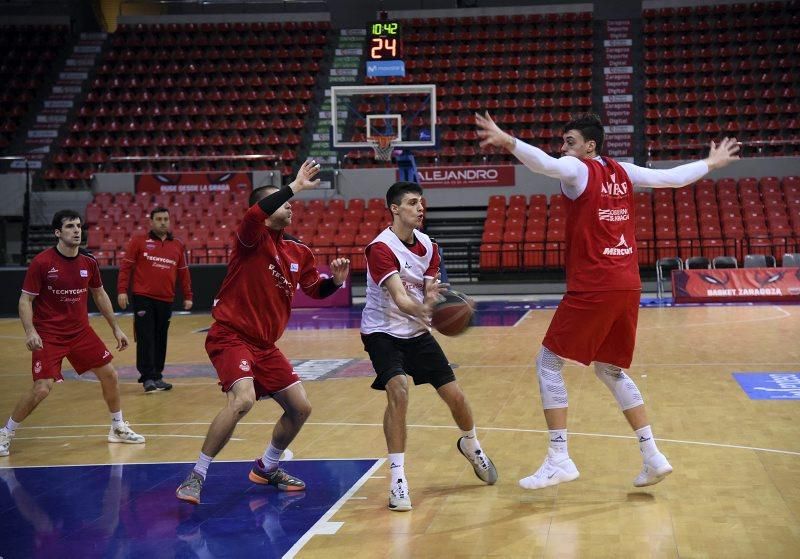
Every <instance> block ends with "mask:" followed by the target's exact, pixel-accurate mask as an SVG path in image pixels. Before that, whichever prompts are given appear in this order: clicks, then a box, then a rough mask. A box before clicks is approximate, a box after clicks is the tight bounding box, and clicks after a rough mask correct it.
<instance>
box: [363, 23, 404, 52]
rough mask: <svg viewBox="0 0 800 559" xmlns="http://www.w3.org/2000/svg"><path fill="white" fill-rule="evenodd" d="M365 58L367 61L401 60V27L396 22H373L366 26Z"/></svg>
mask: <svg viewBox="0 0 800 559" xmlns="http://www.w3.org/2000/svg"><path fill="white" fill-rule="evenodd" d="M367 39H368V41H367V57H368V59H369V60H400V59H402V58H403V34H402V26H401V25H400V22H397V21H374V22H372V23H369V24H367Z"/></svg>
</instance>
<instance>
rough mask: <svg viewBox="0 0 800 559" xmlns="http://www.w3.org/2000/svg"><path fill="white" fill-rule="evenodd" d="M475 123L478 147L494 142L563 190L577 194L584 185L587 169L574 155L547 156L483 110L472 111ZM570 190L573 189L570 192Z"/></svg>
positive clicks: (587, 174)
mask: <svg viewBox="0 0 800 559" xmlns="http://www.w3.org/2000/svg"><path fill="white" fill-rule="evenodd" d="M475 121H476V123H477V125H478V137H479V138H480V139H481V144H480V145H481V147H484V148H485V147H487V146H494V147H497V148H500V149H504V150H506V151H508V152H509V153H511V154H512V155H514V157H516V158H517V159H519V160H520V162H521V163H522V164H523V165H525V166H526V167H527V168H528V169H530V170H531V171H533V172H534V173H538V174H540V175H545V176H548V177H552V178H554V179H559V180H560V181H561V184H562V185H563V187H564V194H566V195H567V196H569V197H570V198H573V196H572V195H571V194H574V198H577V197H578V196H579V195H580V193H581V192H583V190H584V189H585V188H586V182H587V181H588V179H589V169H588V168H587V167H586V165H585V164H584V163H582V162H581V161H580V159H578V158H577V157H572V156H564V157H560V158H555V157H550V156H549V155H547V154H546V153H545V152H543V151H542V150H540V149H539V148H537V147H535V146H532V145H530V144H526V143H525V142H523V141H521V140H518V139H517V138H515V137H514V136H512V135H511V134H509V133H507V132H505V131H503V130H501V129H500V127H499V126H497V124H495V122H494V121H493V120H492V118H491V117H490V116H489V113H488V112H487V113H486V114H485V115H479V114H478V113H475ZM571 190H574V191H575V192H574V193H572V192H570V191H571ZM574 198H573V199H574Z"/></svg>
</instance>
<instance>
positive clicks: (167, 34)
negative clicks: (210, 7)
mask: <svg viewBox="0 0 800 559" xmlns="http://www.w3.org/2000/svg"><path fill="white" fill-rule="evenodd" d="M329 25H330V24H329V23H328V22H284V23H215V24H212V23H202V24H193V23H186V24H163V25H161V24H154V25H141V24H139V25H133V26H128V25H121V26H120V27H119V28H118V30H117V32H116V33H114V34H113V35H111V36H110V37H109V44H107V45H106V47H105V48H104V51H103V55H102V59H101V60H100V61H99V62H98V66H97V72H96V74H95V76H94V78H93V80H92V82H91V84H90V89H89V92H88V94H87V96H86V99H85V102H84V104H83V105H82V106H81V108H80V110H79V112H78V117H77V118H76V119H75V121H74V122H73V124H72V127H71V130H70V131H69V134H67V135H66V137H64V139H63V142H62V145H61V149H60V151H58V153H57V154H56V155H55V156H54V157H53V165H52V166H51V167H50V168H49V169H48V170H47V171H46V173H45V179H48V180H51V181H52V180H58V179H66V180H73V179H87V178H89V177H90V176H91V174H92V173H93V172H95V171H97V170H100V169H102V170H103V171H106V172H116V171H126V172H131V171H133V172H151V171H169V170H171V169H172V168H173V167H171V162H169V161H163V162H155V163H154V162H152V161H121V162H120V161H117V162H114V161H111V160H110V159H112V158H115V157H126V156H127V157H153V156H162V157H165V156H166V157H184V158H186V159H184V160H182V161H180V163H179V166H180V169H181V170H183V171H192V170H194V171H209V170H210V171H214V170H225V171H227V170H237V169H249V170H254V169H274V168H276V167H277V168H278V169H279V170H281V172H282V174H284V175H288V174H290V173H291V166H292V164H293V163H294V162H295V160H296V159H297V149H298V147H299V145H300V143H301V131H302V129H303V127H304V126H305V122H306V116H307V114H308V113H309V108H310V105H311V100H312V95H313V90H314V84H315V83H316V80H317V76H318V73H319V68H320V61H321V60H322V58H323V56H324V47H325V45H326V43H327V39H326V33H327V31H328V28H329ZM311 31H313V33H312V32H311ZM241 155H267V156H271V157H272V160H271V161H267V160H263V159H258V160H248V161H243V160H241V159H240V160H233V159H226V157H230V156H241ZM172 163H174V161H173V162H172Z"/></svg>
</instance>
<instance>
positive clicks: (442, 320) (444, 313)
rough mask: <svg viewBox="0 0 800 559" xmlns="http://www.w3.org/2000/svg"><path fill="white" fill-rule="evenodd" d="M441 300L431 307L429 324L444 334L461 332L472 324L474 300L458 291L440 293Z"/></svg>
mask: <svg viewBox="0 0 800 559" xmlns="http://www.w3.org/2000/svg"><path fill="white" fill-rule="evenodd" d="M442 296H443V297H444V300H443V301H440V302H439V303H437V304H436V306H435V307H433V314H432V316H431V325H432V326H433V327H434V328H436V330H438V331H439V332H440V333H442V334H444V335H445V336H458V335H459V334H463V333H464V332H465V331H466V330H467V328H469V327H470V326H471V324H472V315H473V314H474V313H475V302H474V301H473V300H472V299H470V298H469V297H467V296H466V295H464V294H463V293H459V292H458V291H445V292H444V293H442Z"/></svg>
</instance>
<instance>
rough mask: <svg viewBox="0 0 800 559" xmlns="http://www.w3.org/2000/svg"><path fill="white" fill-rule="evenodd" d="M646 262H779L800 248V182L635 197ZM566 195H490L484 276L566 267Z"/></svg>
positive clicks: (727, 182) (728, 182) (707, 184)
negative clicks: (766, 258) (756, 258)
mask: <svg viewBox="0 0 800 559" xmlns="http://www.w3.org/2000/svg"><path fill="white" fill-rule="evenodd" d="M634 196H635V212H634V216H635V220H636V240H637V246H638V251H639V264H640V265H641V266H647V267H652V266H654V265H655V263H656V260H658V259H661V258H668V257H674V256H678V257H679V258H681V259H686V258H689V257H691V256H705V257H706V258H708V259H709V260H711V259H713V258H714V257H716V256H722V255H729V256H735V257H736V258H737V260H738V261H740V262H741V261H742V260H743V257H744V255H745V254H769V255H772V256H774V257H775V258H776V259H780V258H781V257H782V255H783V254H785V253H793V252H798V246H800V177H784V178H783V179H778V178H776V177H763V178H761V179H755V178H743V179H739V180H738V181H736V180H734V179H719V180H718V181H716V183H715V182H714V181H713V180H709V179H704V180H700V181H698V182H697V183H696V184H694V185H693V186H689V187H687V188H681V189H677V190H674V189H671V188H663V189H654V190H652V191H644V192H636V193H635V194H634ZM565 204H566V199H565V198H564V197H563V196H562V195H560V194H559V195H554V196H552V197H551V198H550V201H549V205H548V201H547V199H546V197H545V196H544V195H543V194H537V195H533V196H531V197H530V198H527V197H525V196H521V195H515V196H511V197H510V198H509V199H508V200H506V199H505V197H504V196H492V197H490V198H489V206H488V209H487V214H486V222H485V225H484V230H483V236H482V242H481V249H480V251H481V254H480V267H481V270H483V271H508V270H529V269H537V268H562V267H563V266H564V234H565V226H564V223H565V222H564V220H565Z"/></svg>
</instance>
